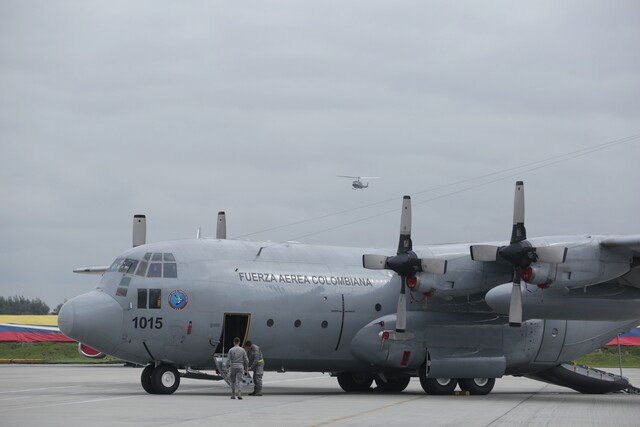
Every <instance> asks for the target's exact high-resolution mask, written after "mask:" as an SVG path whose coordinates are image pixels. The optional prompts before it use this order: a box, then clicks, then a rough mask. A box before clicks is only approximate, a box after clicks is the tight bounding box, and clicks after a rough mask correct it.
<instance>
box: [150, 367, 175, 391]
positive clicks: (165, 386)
mask: <svg viewBox="0 0 640 427" xmlns="http://www.w3.org/2000/svg"><path fill="white" fill-rule="evenodd" d="M140 383H141V384H142V388H143V389H144V391H146V392H147V393H149V394H172V393H173V392H174V391H176V390H177V389H178V387H179V386H180V374H179V373H178V370H177V369H176V368H174V367H173V366H171V365H165V364H163V365H158V366H154V365H153V364H151V365H147V366H146V367H145V368H144V369H143V370H142V374H141V375H140Z"/></svg>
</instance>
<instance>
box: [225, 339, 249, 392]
mask: <svg viewBox="0 0 640 427" xmlns="http://www.w3.org/2000/svg"><path fill="white" fill-rule="evenodd" d="M229 364H230V367H231V370H230V372H229V377H230V381H229V382H230V383H231V398H232V399H235V398H236V396H237V397H238V399H242V393H241V388H240V387H241V385H242V377H243V375H244V373H245V372H247V368H248V367H249V359H248V358H247V352H246V351H245V350H244V348H242V347H240V338H234V339H233V348H231V349H230V350H229Z"/></svg>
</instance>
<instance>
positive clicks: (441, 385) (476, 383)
mask: <svg viewBox="0 0 640 427" xmlns="http://www.w3.org/2000/svg"><path fill="white" fill-rule="evenodd" d="M419 376H420V385H421V386H422V389H423V390H424V391H425V393H427V394H435V395H447V394H453V392H454V391H455V389H456V385H459V386H460V389H461V390H462V391H467V392H469V394H473V395H484V394H489V393H490V392H491V390H493V386H494V385H495V384H496V379H495V378H459V379H455V378H427V373H426V367H425V366H424V365H422V367H421V368H420V372H419Z"/></svg>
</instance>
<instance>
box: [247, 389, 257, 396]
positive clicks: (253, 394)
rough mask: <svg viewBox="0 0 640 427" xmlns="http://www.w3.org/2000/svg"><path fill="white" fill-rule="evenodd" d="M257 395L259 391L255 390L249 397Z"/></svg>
mask: <svg viewBox="0 0 640 427" xmlns="http://www.w3.org/2000/svg"><path fill="white" fill-rule="evenodd" d="M256 393H257V391H256V390H253V391H252V392H251V393H249V394H248V395H249V396H255V395H256Z"/></svg>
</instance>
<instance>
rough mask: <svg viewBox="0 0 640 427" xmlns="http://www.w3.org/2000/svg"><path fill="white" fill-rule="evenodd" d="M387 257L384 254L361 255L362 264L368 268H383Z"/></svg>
mask: <svg viewBox="0 0 640 427" xmlns="http://www.w3.org/2000/svg"><path fill="white" fill-rule="evenodd" d="M387 258H388V257H387V256H386V255H376V254H364V255H362V266H363V267H364V268H368V269H369V270H384V268H385V267H386V265H387Z"/></svg>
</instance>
